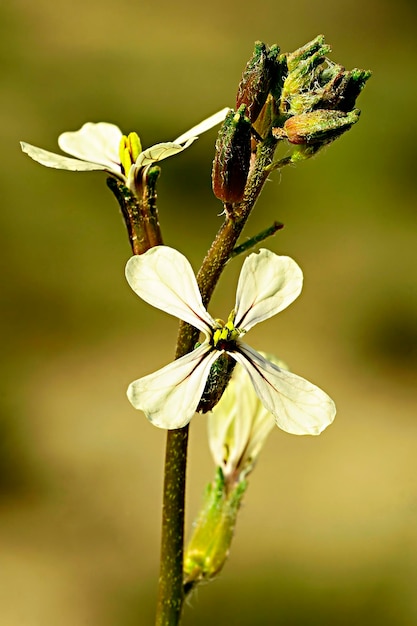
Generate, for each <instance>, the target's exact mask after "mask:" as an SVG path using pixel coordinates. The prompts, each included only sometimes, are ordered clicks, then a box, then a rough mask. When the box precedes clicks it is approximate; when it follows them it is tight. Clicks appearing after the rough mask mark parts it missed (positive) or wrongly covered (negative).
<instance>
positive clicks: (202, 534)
mask: <svg viewBox="0 0 417 626" xmlns="http://www.w3.org/2000/svg"><path fill="white" fill-rule="evenodd" d="M246 487H247V483H246V481H244V480H243V481H242V482H240V483H239V484H238V485H237V486H234V488H233V489H232V490H230V491H229V490H228V489H227V487H226V484H225V481H224V476H223V474H222V471H221V469H220V468H218V469H217V472H216V477H215V480H214V482H213V483H212V484H211V485H209V486H208V488H207V490H206V493H205V497H204V503H203V506H202V509H201V511H200V513H199V516H198V518H197V520H196V522H195V525H194V530H193V534H192V537H191V539H190V542H189V544H188V546H187V549H186V551H185V555H184V590H185V593H189V592H190V591H191V590H192V589H193V587H195V586H196V585H197V584H198V583H201V582H206V581H208V580H210V579H212V578H214V577H215V576H216V575H217V574H218V573H219V572H220V571H221V569H222V568H223V565H224V564H225V562H226V560H227V557H228V555H229V551H230V546H231V543H232V539H233V534H234V530H235V525H236V519H237V514H238V512H239V508H240V504H241V502H242V498H243V495H244V493H245V490H246Z"/></svg>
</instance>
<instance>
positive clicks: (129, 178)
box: [20, 108, 229, 190]
mask: <svg viewBox="0 0 417 626" xmlns="http://www.w3.org/2000/svg"><path fill="white" fill-rule="evenodd" d="M228 111H229V109H228V108H225V109H222V110H221V111H218V112H217V113H215V114H214V115H211V116H210V117H208V118H207V119H205V120H203V121H202V122H201V123H200V124H197V126H193V128H190V130H188V131H187V132H185V133H183V134H182V135H180V136H179V137H177V138H176V139H174V141H169V142H165V143H157V144H155V145H154V146H152V147H151V148H147V149H146V150H143V151H142V147H141V144H140V140H139V137H138V136H137V135H136V133H130V135H129V136H128V137H126V136H124V135H123V134H122V131H121V130H120V128H118V126H115V125H114V124H109V123H107V122H98V123H94V122H87V123H86V124H84V125H83V126H82V127H81V128H80V129H79V130H77V131H74V132H65V133H62V134H61V135H60V136H59V137H58V145H59V147H60V148H61V150H62V151H63V152H66V153H67V154H70V155H71V156H73V157H76V158H75V159H73V158H70V157H67V156H62V155H60V154H55V153H53V152H48V151H47V150H43V149H42V148H38V147H36V146H32V145H31V144H29V143H25V142H23V141H22V142H20V145H21V147H22V150H23V152H26V153H27V154H28V155H29V156H30V157H31V158H32V159H34V160H35V161H38V163H41V164H42V165H46V167H53V168H55V169H59V170H71V171H73V172H91V171H95V170H104V171H105V172H108V173H109V174H111V175H112V176H115V177H116V178H118V179H119V180H121V181H122V182H123V183H124V184H125V185H126V186H128V187H129V188H131V189H132V190H133V184H134V181H135V178H136V175H137V172H138V171H139V170H140V169H141V168H143V167H146V166H148V165H151V164H152V163H156V162H158V161H162V160H163V159H166V158H168V157H170V156H173V155H174V154H178V153H179V152H182V151H183V150H185V149H186V148H188V147H189V146H190V145H191V144H192V143H193V142H194V141H195V140H196V139H198V135H199V134H200V133H204V132H205V131H207V130H209V129H210V128H212V127H213V126H216V125H217V124H219V123H220V122H222V121H223V120H224V118H225V117H226V114H227V112H228Z"/></svg>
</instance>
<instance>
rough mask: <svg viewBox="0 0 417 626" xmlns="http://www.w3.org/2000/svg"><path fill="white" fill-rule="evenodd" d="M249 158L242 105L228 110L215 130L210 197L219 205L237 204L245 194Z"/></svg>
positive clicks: (248, 131)
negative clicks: (217, 201) (212, 196)
mask: <svg viewBox="0 0 417 626" xmlns="http://www.w3.org/2000/svg"><path fill="white" fill-rule="evenodd" d="M250 156H251V122H250V120H249V118H248V117H247V116H246V106H245V105H244V104H242V105H241V106H240V107H239V109H238V111H236V112H234V111H229V113H228V114H227V116H226V119H225V120H224V123H223V126H222V127H221V129H220V131H219V135H218V137H217V141H216V154H215V157H214V162H213V172H212V184H213V192H214V195H215V196H216V197H217V198H219V200H222V202H227V203H231V204H232V203H234V202H240V201H241V200H242V198H243V194H244V191H245V185H246V180H247V178H248V174H249V165H250Z"/></svg>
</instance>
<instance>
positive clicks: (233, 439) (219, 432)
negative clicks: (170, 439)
mask: <svg viewBox="0 0 417 626" xmlns="http://www.w3.org/2000/svg"><path fill="white" fill-rule="evenodd" d="M262 356H266V355H264V354H262ZM268 360H269V361H271V362H273V363H274V365H277V366H278V367H279V368H280V369H281V370H282V369H285V370H287V367H286V365H285V364H284V363H283V362H282V361H279V360H278V359H276V358H275V357H273V356H271V355H268ZM274 427H275V420H274V417H273V415H271V413H270V412H269V411H268V410H267V409H266V408H265V407H264V406H263V404H262V402H261V401H260V399H259V397H258V396H257V394H256V393H255V390H254V388H253V386H252V385H248V379H247V376H246V373H245V371H244V369H243V368H240V367H238V368H236V369H235V370H234V371H233V375H232V378H231V380H230V382H229V385H228V386H227V388H226V391H225V392H224V394H223V395H222V397H221V399H220V401H219V402H218V404H216V406H215V407H214V408H213V410H212V412H211V413H209V415H208V416H207V429H208V439H209V445H210V450H211V454H212V456H213V459H214V462H215V464H216V465H217V466H218V467H220V468H221V470H222V474H223V476H224V478H225V480H226V482H228V483H229V484H230V483H234V482H236V483H238V482H239V481H240V480H242V479H244V478H245V477H246V476H247V475H248V474H249V473H250V472H251V471H252V469H253V467H254V465H255V463H256V461H257V459H258V456H259V453H260V451H261V449H262V448H263V446H264V444H265V441H266V439H267V437H268V435H269V433H270V432H271V430H272V429H273V428H274Z"/></svg>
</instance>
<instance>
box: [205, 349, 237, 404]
mask: <svg viewBox="0 0 417 626" xmlns="http://www.w3.org/2000/svg"><path fill="white" fill-rule="evenodd" d="M235 365H236V361H235V360H234V359H232V357H231V356H229V355H228V354H227V352H222V353H221V354H220V356H219V358H218V359H217V360H216V361H215V362H214V363H213V365H212V366H211V369H210V373H209V375H208V378H207V381H206V385H205V387H204V391H203V393H202V396H201V399H200V402H199V404H198V407H197V411H199V412H200V413H207V412H208V411H211V410H212V408H213V407H215V406H216V404H217V403H218V401H219V400H220V398H221V397H222V395H223V393H224V392H225V390H226V387H227V385H228V384H229V381H230V378H231V376H232V373H233V369H234V367H235Z"/></svg>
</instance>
